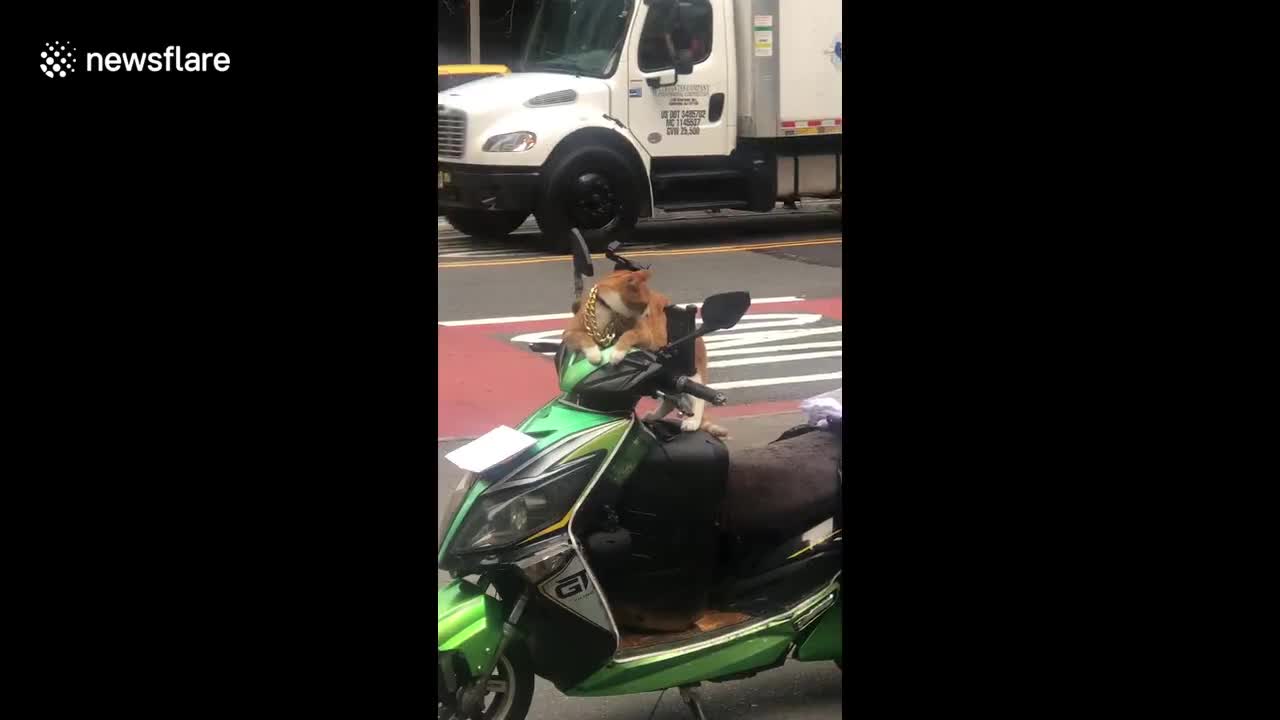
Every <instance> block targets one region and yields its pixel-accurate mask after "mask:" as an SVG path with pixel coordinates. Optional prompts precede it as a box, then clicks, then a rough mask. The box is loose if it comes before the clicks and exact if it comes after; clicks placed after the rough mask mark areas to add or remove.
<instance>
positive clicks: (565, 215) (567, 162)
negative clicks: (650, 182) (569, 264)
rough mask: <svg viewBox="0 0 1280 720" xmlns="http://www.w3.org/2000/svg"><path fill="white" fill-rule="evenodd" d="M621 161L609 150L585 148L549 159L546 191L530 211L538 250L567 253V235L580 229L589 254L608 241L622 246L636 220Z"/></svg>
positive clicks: (633, 181) (631, 185) (633, 182)
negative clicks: (539, 236) (535, 225)
mask: <svg viewBox="0 0 1280 720" xmlns="http://www.w3.org/2000/svg"><path fill="white" fill-rule="evenodd" d="M638 182H643V178H635V177H633V173H632V172H631V170H630V168H629V167H628V164H627V162H626V160H625V159H624V158H623V157H622V156H621V155H620V154H619V153H618V152H617V151H616V150H614V149H613V148H609V147H603V146H599V145H596V146H588V147H584V148H580V149H576V150H572V151H570V152H568V153H566V154H564V155H563V156H561V157H559V158H557V159H556V160H553V161H552V164H551V168H550V169H549V170H548V172H547V186H546V187H547V191H546V193H545V194H544V195H543V198H542V202H541V203H540V204H539V205H538V208H537V210H535V211H534V217H535V218H536V219H537V221H538V229H539V230H541V231H542V238H543V244H544V246H545V247H546V248H547V249H548V250H550V251H552V252H557V253H566V252H568V251H569V238H570V234H569V231H570V230H571V229H572V228H574V227H577V228H578V229H579V230H581V231H582V235H583V237H584V238H585V239H586V241H587V245H588V247H589V248H590V249H591V250H592V251H593V252H599V251H601V250H604V248H605V246H607V245H608V244H609V243H611V242H613V241H614V240H619V241H621V242H623V243H626V242H627V241H628V240H630V238H631V234H632V232H633V231H634V230H635V227H636V221H637V220H639V216H640V208H639V206H638V203H637V200H636V198H637V193H636V188H637V183H638Z"/></svg>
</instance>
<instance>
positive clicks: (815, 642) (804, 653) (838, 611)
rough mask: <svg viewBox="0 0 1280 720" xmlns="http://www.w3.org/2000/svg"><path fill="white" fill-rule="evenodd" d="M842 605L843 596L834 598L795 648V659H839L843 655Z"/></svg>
mask: <svg viewBox="0 0 1280 720" xmlns="http://www.w3.org/2000/svg"><path fill="white" fill-rule="evenodd" d="M843 605H844V598H840V599H838V600H836V604H835V605H832V606H831V609H829V610H827V612H826V614H824V615H823V616H822V619H821V620H819V621H818V622H817V624H816V625H814V626H813V628H812V629H810V630H809V633H808V635H807V636H806V637H805V639H804V640H803V641H801V642H800V646H799V647H797V648H796V654H795V658H796V659H797V660H802V661H809V660H839V659H841V658H842V657H844V636H843V635H842V629H843V626H844V622H843V615H844V611H843Z"/></svg>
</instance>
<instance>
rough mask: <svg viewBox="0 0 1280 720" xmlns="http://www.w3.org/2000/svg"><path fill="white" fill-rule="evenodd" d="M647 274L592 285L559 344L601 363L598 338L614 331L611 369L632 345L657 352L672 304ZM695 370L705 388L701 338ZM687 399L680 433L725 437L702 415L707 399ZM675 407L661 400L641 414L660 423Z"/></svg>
mask: <svg viewBox="0 0 1280 720" xmlns="http://www.w3.org/2000/svg"><path fill="white" fill-rule="evenodd" d="M650 275H651V273H650V271H648V270H635V271H631V270H617V271H614V272H613V273H611V274H610V275H609V276H608V277H606V278H604V279H603V280H601V281H600V282H598V283H596V285H595V287H594V288H593V293H594V302H593V301H592V295H591V294H590V293H589V294H588V296H587V297H586V298H585V299H580V300H579V301H578V302H576V303H574V306H573V313H574V315H573V318H572V319H570V320H569V327H568V328H567V329H566V330H565V331H564V334H563V336H562V338H561V342H563V343H564V344H565V345H567V346H568V347H569V349H570V350H577V351H578V352H581V353H582V354H583V355H585V356H586V358H587V360H588V361H589V362H590V363H591V364H593V365H599V364H600V363H601V362H603V361H604V357H603V355H602V354H601V352H600V346H599V345H598V344H597V343H596V335H601V336H607V335H608V334H609V333H610V332H613V333H617V341H616V342H615V343H614V344H613V355H612V357H611V358H610V360H609V361H610V363H611V364H613V365H617V364H618V363H620V362H622V358H623V357H624V356H626V354H627V352H628V351H630V350H631V348H633V347H638V348H642V349H645V350H658V349H659V348H661V347H663V346H664V345H666V344H667V339H668V338H667V313H666V307H667V306H668V305H670V304H671V300H670V299H669V298H668V297H667V296H666V295H663V294H662V293H660V292H658V291H656V290H653V289H651V288H650V287H649V277H650ZM593 318H594V323H593V322H592V320H593ZM694 368H695V369H696V372H695V373H694V375H693V378H692V380H693V381H694V382H696V383H703V384H705V383H706V382H707V346H706V344H705V343H703V341H702V338H698V339H697V341H696V342H695V343H694ZM688 398H689V400H690V402H691V405H692V409H693V413H692V414H691V415H690V416H689V417H687V418H685V419H684V420H682V421H681V423H680V429H681V430H683V431H685V432H694V431H696V430H706V431H707V432H709V433H711V434H712V435H715V436H717V437H721V438H723V437H728V434H729V433H728V431H727V430H725V429H724V428H722V427H720V426H719V425H716V424H714V423H712V422H711V421H710V419H708V418H707V417H706V405H707V403H706V401H705V400H703V399H701V398H697V397H693V396H688ZM674 409H676V404H675V403H674V402H673V401H671V400H669V399H667V398H665V397H664V398H663V400H662V402H661V403H660V404H659V405H658V408H657V409H656V410H654V411H653V412H651V413H649V414H647V415H645V417H644V419H645V420H649V421H653V420H660V419H662V418H664V417H666V416H667V415H669V414H670V413H671V411H672V410H674Z"/></svg>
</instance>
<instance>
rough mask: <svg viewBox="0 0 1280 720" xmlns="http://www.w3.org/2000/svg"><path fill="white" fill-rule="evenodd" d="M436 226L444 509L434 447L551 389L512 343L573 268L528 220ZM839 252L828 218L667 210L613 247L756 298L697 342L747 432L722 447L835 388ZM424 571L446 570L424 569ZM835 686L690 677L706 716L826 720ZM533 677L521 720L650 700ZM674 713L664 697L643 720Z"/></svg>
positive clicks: (807, 676)
mask: <svg viewBox="0 0 1280 720" xmlns="http://www.w3.org/2000/svg"><path fill="white" fill-rule="evenodd" d="M440 229H441V233H440V238H439V240H438V248H439V252H438V256H439V260H438V271H437V277H438V281H439V295H438V301H439V312H438V317H437V321H438V326H437V339H438V343H439V345H438V347H439V350H438V358H439V362H440V375H439V380H438V388H439V391H440V405H439V407H438V413H437V420H438V422H439V428H438V433H437V437H438V439H440V440H441V441H440V442H438V443H437V451H438V452H437V462H438V472H437V480H438V484H439V488H438V491H439V493H440V495H441V498H442V502H443V497H444V495H445V493H446V492H447V490H448V489H449V487H451V485H452V483H456V481H457V478H458V476H459V475H458V473H457V471H456V468H453V467H452V466H451V465H449V464H448V463H447V462H446V461H445V460H444V459H443V457H444V454H445V453H446V452H448V451H450V450H451V449H453V448H455V447H458V446H459V445H461V444H462V443H463V442H465V438H469V437H475V436H477V435H479V434H482V433H483V432H485V431H487V430H489V429H491V428H492V427H494V426H496V425H499V424H507V425H511V426H514V425H516V424H517V423H518V422H519V421H520V420H521V419H522V418H523V417H525V416H527V415H528V413H529V412H531V411H532V410H534V409H536V408H537V407H539V406H540V405H542V404H543V403H545V402H546V401H547V400H549V399H551V398H552V397H554V396H555V394H556V387H555V375H554V369H553V367H552V365H551V360H550V358H546V357H543V356H541V355H538V354H536V353H532V352H530V351H528V349H527V346H526V345H524V344H523V342H515V341H514V340H516V339H524V340H528V339H531V338H534V336H538V337H536V338H534V339H544V338H543V336H545V339H554V337H555V336H557V335H558V333H559V330H561V329H563V327H564V322H565V320H564V318H559V317H554V315H556V314H567V313H568V311H569V304H570V302H571V300H572V281H573V276H572V264H571V262H570V261H569V259H568V258H564V257H555V256H550V255H548V254H547V253H545V252H542V251H541V250H539V249H537V246H536V243H537V239H538V238H537V235H536V233H537V229H536V226H532V225H531V224H527V225H526V227H525V228H523V229H522V230H521V231H519V232H518V233H517V234H516V235H513V236H512V237H511V238H509V239H507V240H506V241H504V242H501V243H475V242H473V241H471V240H469V239H466V238H463V237H461V236H459V234H458V233H457V232H456V231H453V230H452V229H451V228H449V227H448V226H447V225H444V226H442V227H441V228H440ZM842 250H843V240H842V236H841V231H840V221H839V217H838V216H837V215H835V214H834V213H832V212H829V211H826V212H800V213H779V214H776V215H764V216H749V217H733V216H723V217H714V218H701V217H683V218H670V219H666V220H663V221H655V222H651V223H646V224H644V225H642V226H641V228H640V229H639V230H638V231H637V233H636V237H635V239H634V242H633V243H632V244H631V245H629V246H628V247H627V248H624V249H623V251H622V252H623V254H624V255H627V256H628V257H630V258H631V259H633V260H634V261H636V262H639V263H641V264H645V265H651V266H652V270H653V271H654V275H653V280H652V283H653V284H654V285H655V286H656V287H658V288H659V289H661V290H662V291H663V292H664V293H666V294H667V295H669V296H671V297H672V299H673V300H675V301H677V302H681V303H683V302H697V301H701V300H702V299H703V298H704V297H706V296H708V295H711V294H713V293H717V292H726V291H731V290H747V291H749V292H750V293H751V296H752V298H753V299H754V300H756V301H757V302H756V303H755V304H753V306H752V308H751V310H750V311H749V313H748V315H747V317H745V318H744V319H743V321H742V322H740V323H739V326H738V327H736V328H734V329H732V330H729V331H724V332H723V333H716V334H715V335H712V336H708V338H707V339H708V355H709V359H710V361H711V370H710V374H711V382H710V384H711V385H712V386H715V387H717V388H721V389H724V392H725V394H726V395H728V396H729V399H730V404H729V405H728V406H726V407H723V408H715V409H713V410H710V411H709V412H710V413H711V414H712V415H713V416H715V417H722V418H725V419H726V420H731V421H733V422H735V423H736V425H735V426H734V427H731V431H733V432H735V433H737V432H739V430H738V429H737V428H738V427H741V428H749V427H755V426H759V428H760V429H759V430H758V431H757V432H755V433H754V434H753V433H751V432H750V431H748V432H744V435H745V437H743V438H742V439H741V440H740V441H739V442H738V443H732V442H731V444H730V449H731V452H732V448H733V447H734V446H735V444H740V443H741V442H745V443H747V444H755V443H756V442H767V439H764V438H770V439H771V438H772V437H776V434H777V431H778V428H780V427H785V426H789V425H788V423H791V424H793V423H794V420H795V416H794V415H786V416H775V419H774V420H773V421H772V424H770V421H769V420H768V419H767V417H762V418H761V419H759V420H756V419H752V418H755V417H756V416H766V415H767V414H770V413H781V412H787V411H791V412H794V411H795V409H796V408H797V406H798V403H799V401H800V400H802V399H803V398H806V397H811V396H813V395H817V394H819V393H822V392H826V391H829V390H834V389H836V388H838V387H841V386H842V385H843V380H842V377H841V376H840V373H841V361H842V355H841V353H842V352H843V327H842V317H843V308H842V303H841V297H842V288H841V270H840V268H841V264H842ZM595 268H596V272H597V277H598V276H600V275H602V274H604V273H607V272H608V271H610V270H611V269H612V264H611V263H610V262H609V261H607V260H605V259H603V258H600V259H597V260H596V261H595ZM545 315H552V316H553V317H551V318H541V317H540V316H545ZM753 316H755V317H753ZM789 379H790V380H789ZM726 386H732V387H727V388H726ZM641 409H642V411H643V409H644V406H643V405H642V408H641ZM726 424H729V423H726ZM775 425H776V427H775ZM437 520H439V518H437ZM437 579H438V582H439V583H441V584H443V582H445V581H446V579H447V578H446V576H445V575H444V574H443V573H438V575H437ZM842 680H843V673H842V672H841V671H840V670H839V669H838V668H836V667H835V665H834V663H826V662H824V663H797V662H789V663H787V664H786V665H784V666H783V667H781V668H778V669H775V670H771V671H768V672H765V673H763V674H761V675H758V676H756V677H754V678H749V679H746V680H740V681H736V682H732V683H725V684H714V685H704V686H703V693H704V699H705V707H706V710H707V712H708V716H709V717H710V718H711V719H712V720H719V719H721V718H744V717H745V718H762V719H772V718H777V719H781V718H788V719H791V718H794V719H796V720H829V719H831V718H837V717H840V715H841V687H842ZM537 683H538V687H537V690H536V693H535V695H534V701H533V706H532V709H531V710H530V713H529V718H530V720H586V719H588V718H592V719H595V718H599V719H601V720H604V719H606V718H607V719H608V720H644V719H645V718H649V716H650V712H651V711H653V710H654V704H655V702H657V701H658V699H659V693H644V694H639V695H627V696H620V697H613V698H568V697H565V696H564V695H562V694H561V693H560V692H559V691H558V690H556V689H555V687H554V686H553V685H551V684H550V683H547V682H545V681H542V680H538V681H537ZM688 717H691V715H689V714H688V711H687V710H686V709H685V708H684V706H683V704H682V703H681V702H680V700H679V694H678V693H677V692H676V691H674V690H668V691H667V692H666V694H665V695H664V696H663V697H662V699H661V703H660V706H659V707H658V709H657V711H656V713H655V714H654V715H653V718H654V720H675V719H677V718H688Z"/></svg>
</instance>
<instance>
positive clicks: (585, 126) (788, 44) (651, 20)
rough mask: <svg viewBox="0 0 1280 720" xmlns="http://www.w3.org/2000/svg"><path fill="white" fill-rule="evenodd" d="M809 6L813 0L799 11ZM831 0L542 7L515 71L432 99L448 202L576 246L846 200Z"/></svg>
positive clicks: (505, 230) (501, 228) (485, 227)
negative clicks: (650, 227) (696, 215)
mask: <svg viewBox="0 0 1280 720" xmlns="http://www.w3.org/2000/svg"><path fill="white" fill-rule="evenodd" d="M801 6H802V7H801ZM840 19H841V7H840V4H839V2H838V1H837V0H812V2H804V3H787V2H782V0H543V3H542V6H541V8H540V10H539V11H538V13H537V15H536V17H535V19H534V22H533V25H532V27H531V28H530V31H529V32H530V34H529V40H528V42H527V43H526V50H525V55H524V58H523V62H522V63H521V64H520V65H519V67H518V72H514V73H511V74H508V75H500V76H495V77H489V78H485V79H482V80H477V81H474V82H469V83H467V84H465V85H462V86H459V87H456V88H452V89H449V90H445V91H442V92H440V93H439V94H438V95H437V121H438V131H437V133H438V134H437V160H438V163H439V169H438V174H437V198H438V202H439V204H440V210H441V212H442V214H444V215H445V216H446V218H447V219H448V220H449V221H450V223H451V224H453V225H454V227H455V228H457V229H458V230H460V231H461V232H463V233H465V234H468V235H475V236H484V237H502V236H505V235H507V234H509V233H510V232H511V231H513V230H514V229H516V228H517V227H519V226H520V225H521V224H522V223H523V222H524V221H525V220H526V219H527V218H528V217H529V215H530V214H532V215H533V216H534V217H535V218H536V220H537V223H538V226H539V228H540V229H541V231H542V234H543V238H544V241H546V242H547V244H548V245H549V246H550V247H551V248H553V249H556V250H561V251H563V250H565V249H567V245H568V237H569V230H570V228H573V227H577V228H579V229H581V230H583V231H584V234H585V235H586V237H587V239H588V242H590V243H591V244H593V245H596V246H601V245H604V244H607V243H608V242H611V241H612V240H624V241H625V239H626V238H627V237H628V235H629V234H630V232H631V231H632V229H634V227H635V225H636V223H637V221H638V220H639V219H641V218H646V217H651V216H653V215H654V213H655V211H656V210H659V209H660V210H663V211H668V212H672V211H680V210H692V209H740V210H752V211H757V212H768V211H770V210H773V209H774V207H775V206H776V203H777V202H778V201H779V200H783V201H786V200H793V199H795V198H798V197H802V196H803V197H839V196H840V193H841V172H842V165H841V158H840V133H841V131H842V118H841V114H840V107H841V86H840V85H841V83H840V81H841V73H842V64H843V49H842V47H841V41H840Z"/></svg>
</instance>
